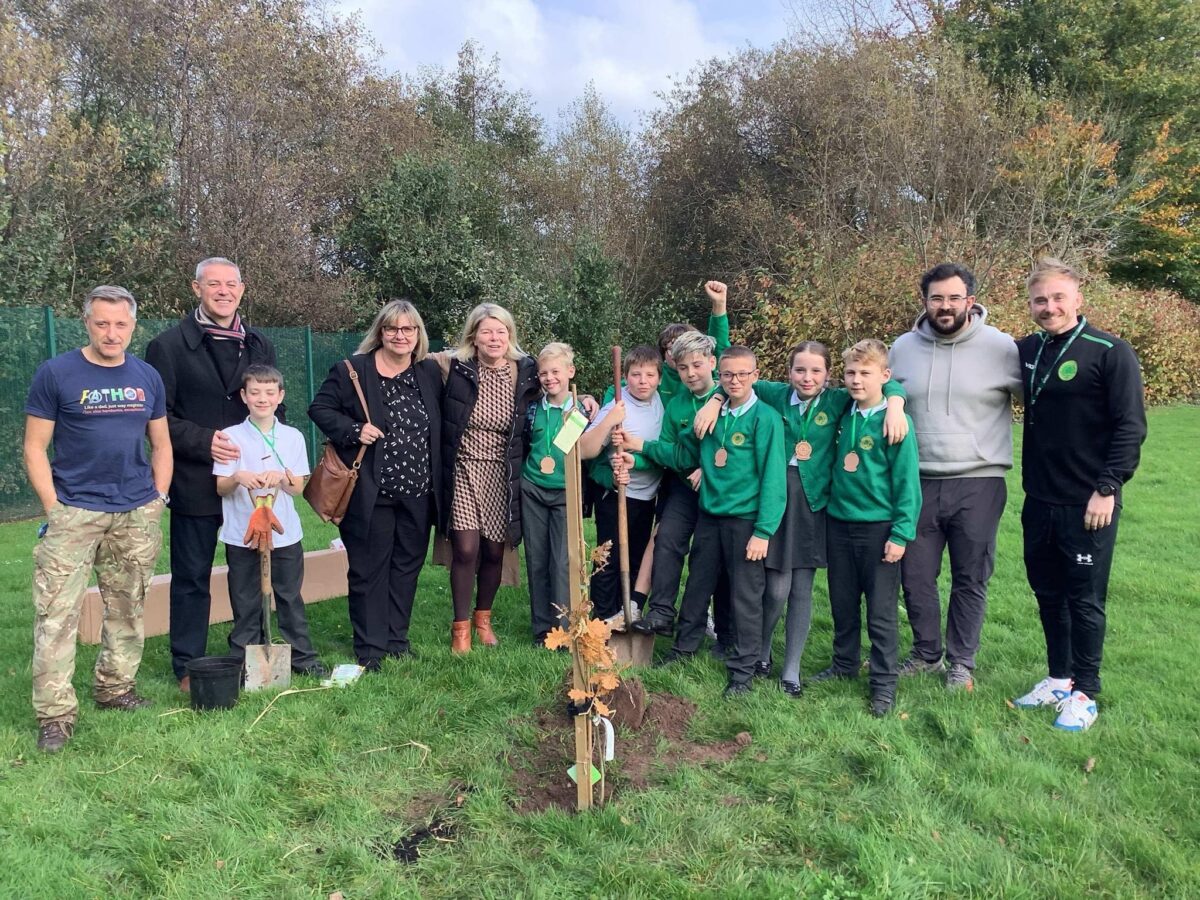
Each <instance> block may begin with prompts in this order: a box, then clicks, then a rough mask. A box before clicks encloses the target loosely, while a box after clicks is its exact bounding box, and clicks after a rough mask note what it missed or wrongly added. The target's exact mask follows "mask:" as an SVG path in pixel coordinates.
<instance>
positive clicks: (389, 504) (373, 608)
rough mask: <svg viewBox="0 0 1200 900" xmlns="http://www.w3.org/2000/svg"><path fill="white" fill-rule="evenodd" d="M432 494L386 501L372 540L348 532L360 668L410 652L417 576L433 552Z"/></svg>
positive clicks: (376, 515)
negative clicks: (431, 549) (429, 554)
mask: <svg viewBox="0 0 1200 900" xmlns="http://www.w3.org/2000/svg"><path fill="white" fill-rule="evenodd" d="M429 507H430V497H429V495H428V494H426V495H424V496H421V497H393V498H388V497H380V498H379V499H378V500H376V501H375V508H374V509H373V510H372V511H371V527H370V529H369V530H368V531H367V536H366V539H365V540H364V539H362V538H361V537H358V536H353V535H349V534H348V533H347V532H345V531H343V532H342V540H343V542H344V543H345V545H346V558H347V560H348V562H349V571H348V572H347V581H348V583H349V605H350V625H351V627H352V628H353V630H354V655H355V656H356V657H358V662H359V664H360V665H367V664H377V663H378V662H379V661H380V660H381V659H383V657H385V656H398V655H400V654H402V653H405V652H407V651H408V649H409V644H408V623H409V621H410V620H411V619H412V609H413V598H414V597H415V596H416V594H417V576H418V575H419V574H420V572H421V566H423V565H424V564H425V554H426V552H427V551H428V549H429V526H430V517H429Z"/></svg>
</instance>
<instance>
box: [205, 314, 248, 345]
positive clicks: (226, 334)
mask: <svg viewBox="0 0 1200 900" xmlns="http://www.w3.org/2000/svg"><path fill="white" fill-rule="evenodd" d="M196 322H197V323H199V325H200V327H201V328H203V329H204V331H205V332H206V333H207V334H208V336H209V337H211V338H212V339H213V340H214V341H237V342H238V343H239V344H242V345H243V346H244V345H245V343H246V326H245V325H243V324H242V317H241V316H239V315H238V314H237V313H234V314H233V321H232V322H230V323H229V327H228V328H224V327H222V326H220V325H218V324H217V323H216V322H214V321H213V320H212V319H211V318H209V315H208V313H206V312H205V311H204V307H203V306H197V307H196Z"/></svg>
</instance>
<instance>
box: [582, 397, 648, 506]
mask: <svg viewBox="0 0 1200 900" xmlns="http://www.w3.org/2000/svg"><path fill="white" fill-rule="evenodd" d="M621 399H622V400H624V401H625V421H624V423H623V424H622V425H621V427H622V428H624V429H625V430H626V431H627V432H629V433H630V434H632V435H636V436H637V437H640V438H641V439H642V440H643V441H657V440H658V438H659V436H660V435H661V434H662V423H663V412H664V409H665V408H664V407H663V402H662V398H661V397H660V396H659V395H658V391H655V392H654V395H653V396H652V397H651V398H650V399H649V400H639V399H637V397H635V396H633V394H631V393H629V388H622V389H621ZM614 403H615V401H613V400H610V401H609V402H608V403H605V404H604V406H603V407H602V408H601V410H600V412H599V413H598V414H597V416H596V419H595V421H593V422H592V424H591V425H589V426H588V429H587V430H588V431H591V430H592V429H593V428H595V427H596V425H598V424H599V423H600V422H602V421H604V417H605V416H606V415H608V411H609V410H610V409H612V408H613V405H614ZM611 442H612V441H611V439H610V440H608V441H605V442H604V446H605V447H608V446H609V444H610V443H611ZM660 481H662V469H660V468H658V467H657V466H655V467H654V468H653V469H634V470H633V471H631V472H630V473H629V484H628V485H626V486H625V496H626V497H631V498H633V499H634V500H653V499H654V495H655V494H657V493H658V483H659V482H660Z"/></svg>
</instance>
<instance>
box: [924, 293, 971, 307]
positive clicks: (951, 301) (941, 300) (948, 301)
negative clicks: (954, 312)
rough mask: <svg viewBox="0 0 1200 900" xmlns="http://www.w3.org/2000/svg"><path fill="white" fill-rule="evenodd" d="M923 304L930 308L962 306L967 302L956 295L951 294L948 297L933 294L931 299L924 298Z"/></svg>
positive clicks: (964, 298)
mask: <svg viewBox="0 0 1200 900" xmlns="http://www.w3.org/2000/svg"><path fill="white" fill-rule="evenodd" d="M925 302H926V303H928V304H929V305H930V306H962V305H963V304H964V303H966V302H967V298H966V297H962V296H960V295H958V294H952V295H951V296H949V297H943V296H941V295H940V294H934V295H933V296H932V297H927V298H925Z"/></svg>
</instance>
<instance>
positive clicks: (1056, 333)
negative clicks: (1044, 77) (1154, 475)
mask: <svg viewBox="0 0 1200 900" xmlns="http://www.w3.org/2000/svg"><path fill="white" fill-rule="evenodd" d="M1079 283H1080V276H1079V274H1078V273H1077V272H1075V270H1073V269H1071V268H1070V267H1069V266H1066V265H1064V264H1063V263H1060V262H1058V261H1057V260H1050V259H1044V260H1042V261H1040V262H1039V263H1038V265H1037V266H1036V267H1035V269H1034V271H1033V274H1032V275H1030V276H1029V280H1028V282H1027V284H1028V288H1029V312H1030V315H1031V316H1032V318H1033V320H1034V322H1036V323H1037V324H1038V325H1039V326H1041V328H1042V329H1043V330H1042V331H1040V332H1038V333H1036V334H1032V335H1030V336H1029V337H1026V338H1023V339H1022V340H1020V341H1018V342H1017V347H1018V350H1019V351H1020V355H1021V370H1022V373H1023V375H1024V378H1025V427H1024V444H1023V446H1024V452H1023V454H1022V457H1023V458H1022V479H1023V484H1024V488H1025V507H1024V509H1023V510H1022V512H1021V525H1022V528H1023V530H1024V536H1025V571H1026V574H1027V576H1028V578H1029V586H1030V587H1031V588H1032V589H1033V592H1034V594H1035V595H1036V596H1037V600H1038V607H1039V610H1040V612H1041V617H1042V630H1043V631H1044V632H1045V635H1046V656H1047V660H1048V662H1049V669H1050V672H1049V677H1048V678H1046V679H1045V680H1043V681H1042V682H1040V683H1038V684H1037V685H1036V686H1035V687H1034V688H1033V690H1031V691H1030V692H1029V693H1028V694H1026V695H1024V696H1023V697H1019V698H1017V700H1016V701H1015V703H1016V705H1017V706H1019V707H1022V708H1026V709H1028V708H1033V707H1039V706H1055V707H1057V708H1058V710H1059V712H1060V714H1059V716H1058V719H1057V721H1056V722H1055V723H1054V724H1055V725H1056V726H1057V727H1059V728H1062V729H1065V730H1068V731H1083V730H1085V729H1087V728H1088V727H1089V726H1090V725H1091V724H1092V722H1094V721H1095V719H1096V702H1095V698H1096V694H1097V693H1098V692H1099V691H1100V657H1101V652H1102V650H1103V647H1104V605H1105V600H1106V597H1107V592H1108V575H1109V570H1110V568H1111V566H1112V554H1113V547H1114V545H1115V543H1116V539H1117V520H1118V518H1119V517H1120V512H1121V487H1122V485H1124V484H1125V482H1127V481H1128V480H1129V479H1130V478H1132V477H1133V472H1134V470H1135V469H1136V468H1137V465H1138V460H1139V457H1140V455H1141V445H1142V441H1144V440H1145V438H1146V413H1145V408H1144V404H1143V393H1142V377H1141V373H1140V371H1139V369H1138V360H1137V357H1136V356H1135V355H1134V352H1133V348H1131V347H1130V346H1129V345H1128V344H1127V343H1125V342H1124V341H1122V340H1121V339H1120V338H1117V337H1115V336H1113V335H1111V334H1108V333H1106V332H1103V331H1100V330H1099V329H1098V328H1094V327H1093V326H1091V325H1089V324H1088V322H1087V319H1086V318H1083V317H1081V316H1080V314H1079V309H1080V306H1081V305H1082V302H1083V298H1082V296H1081V294H1080V291H1079ZM1072 681H1073V683H1072Z"/></svg>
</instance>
